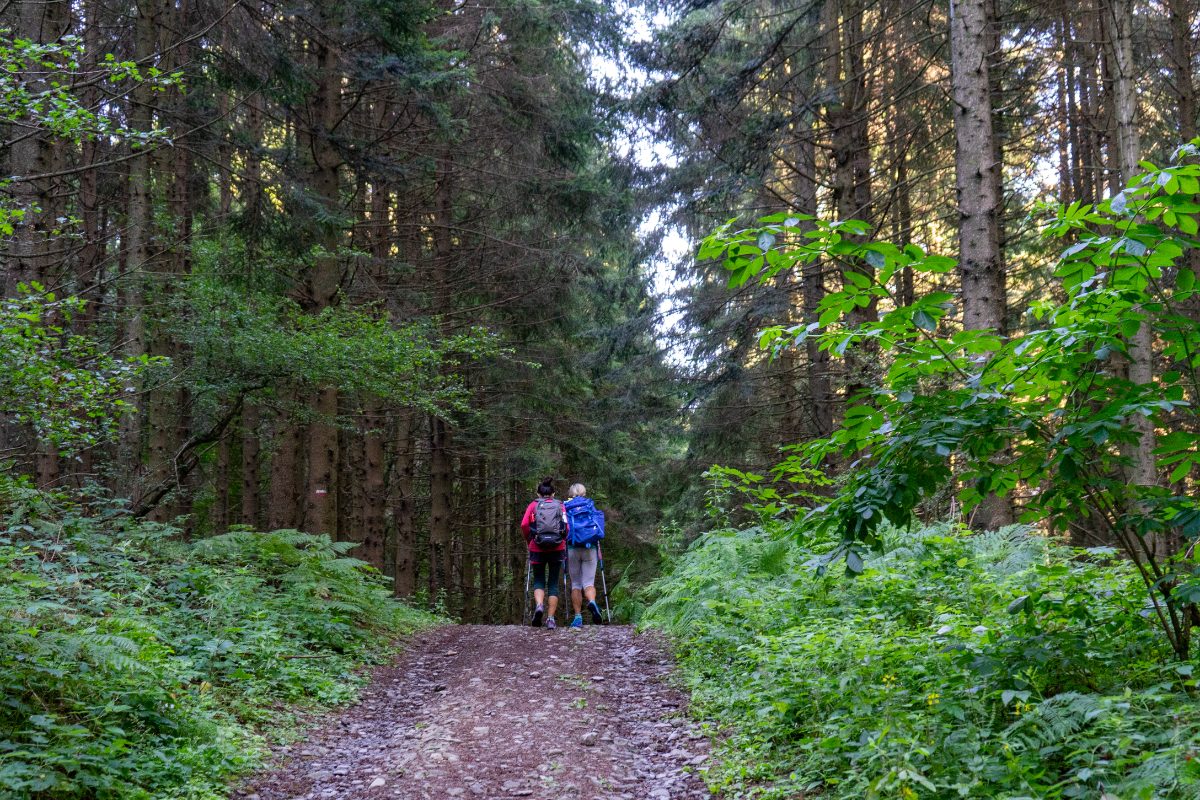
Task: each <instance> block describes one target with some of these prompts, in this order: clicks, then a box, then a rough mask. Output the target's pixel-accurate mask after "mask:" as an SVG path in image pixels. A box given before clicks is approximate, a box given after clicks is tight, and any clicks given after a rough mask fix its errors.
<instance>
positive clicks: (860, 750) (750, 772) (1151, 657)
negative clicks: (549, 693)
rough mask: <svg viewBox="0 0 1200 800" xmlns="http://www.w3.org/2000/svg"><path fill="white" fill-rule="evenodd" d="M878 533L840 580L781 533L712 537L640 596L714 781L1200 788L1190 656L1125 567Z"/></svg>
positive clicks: (892, 789) (1098, 790) (991, 544)
mask: <svg viewBox="0 0 1200 800" xmlns="http://www.w3.org/2000/svg"><path fill="white" fill-rule="evenodd" d="M883 538H884V541H885V544H886V546H885V547H884V551H885V552H884V553H882V554H879V555H875V556H872V557H870V558H868V559H866V561H865V564H864V565H863V573H862V575H861V576H860V577H859V578H857V579H847V578H844V577H841V576H836V577H835V576H833V575H830V574H825V573H823V572H819V571H818V570H816V569H813V568H812V567H813V566H815V565H818V564H820V563H822V561H823V559H824V556H826V555H827V553H826V552H814V551H811V550H807V549H805V547H804V546H803V545H802V544H800V543H799V541H798V537H797V536H796V532H795V531H792V530H788V529H787V528H785V527H784V526H782V525H780V524H778V523H766V524H764V526H762V527H755V528H751V529H749V530H743V531H734V530H718V531H714V532H711V533H708V534H706V535H704V536H703V537H702V538H701V539H699V540H698V541H697V542H695V544H693V546H692V547H691V548H690V549H689V550H688V551H687V552H686V553H685V554H684V555H683V556H682V557H681V558H679V559H678V561H677V562H676V563H675V565H674V569H673V570H672V571H671V572H670V574H668V575H666V576H664V577H663V578H661V579H660V580H658V581H657V582H656V583H654V584H652V585H651V586H650V587H649V590H648V596H649V597H652V598H654V602H653V603H652V605H650V607H649V608H648V609H647V610H646V611H645V613H644V615H643V618H642V621H643V623H644V624H650V625H654V626H658V627H661V628H663V629H665V630H666V631H668V632H669V633H671V634H672V635H673V636H674V637H675V639H676V641H677V643H678V647H679V653H680V657H681V663H682V665H683V669H684V674H685V677H686V679H687V681H688V682H689V684H690V687H691V689H692V692H693V695H694V698H695V701H696V704H697V706H696V707H697V710H698V712H699V713H701V714H702V715H705V716H707V717H710V718H711V719H712V720H713V721H714V722H715V723H716V724H717V725H718V726H719V727H721V728H722V729H723V730H724V731H726V732H727V733H728V736H725V737H723V738H721V739H720V740H719V742H720V744H719V751H720V755H721V756H722V758H721V759H720V765H719V766H718V767H717V768H715V769H714V771H713V772H712V773H711V774H710V778H709V779H710V782H711V783H712V784H713V786H714V788H717V789H720V790H722V791H725V792H727V793H728V796H730V797H746V798H749V797H755V798H785V797H799V796H810V795H813V796H816V795H819V796H820V797H823V798H855V799H856V800H857V799H858V798H917V797H922V798H958V797H976V798H1058V797H1100V796H1102V795H1104V793H1105V792H1107V795H1104V796H1106V797H1109V798H1112V797H1119V798H1122V799H1123V800H1124V799H1126V798H1196V797H1200V764H1198V763H1197V762H1196V761H1195V760H1194V759H1195V758H1196V757H1197V756H1198V755H1200V703H1198V702H1197V700H1196V699H1194V697H1193V696H1192V694H1191V693H1194V690H1195V681H1194V680H1192V679H1191V675H1192V670H1193V668H1194V667H1195V664H1194V662H1193V663H1184V664H1180V663H1177V662H1172V661H1171V651H1170V649H1169V647H1168V645H1167V643H1166V642H1164V641H1163V640H1162V638H1161V637H1159V636H1156V635H1155V632H1154V631H1153V629H1152V628H1150V627H1148V626H1146V625H1145V624H1144V621H1143V620H1142V619H1141V614H1142V613H1144V609H1143V608H1142V606H1141V604H1140V601H1137V602H1135V601H1134V600H1131V598H1139V596H1140V597H1142V598H1144V595H1141V593H1140V592H1139V591H1138V586H1139V581H1140V578H1139V577H1138V575H1137V574H1136V572H1135V571H1134V569H1133V568H1132V567H1131V566H1130V565H1128V564H1127V563H1125V562H1122V561H1114V562H1113V563H1105V562H1104V560H1103V559H1104V557H1105V555H1106V554H1105V553H1091V554H1082V555H1085V556H1086V557H1083V558H1080V557H1078V556H1079V555H1081V554H1080V553H1076V552H1074V551H1069V550H1066V549H1063V548H1061V547H1059V546H1057V545H1055V544H1053V543H1051V542H1050V541H1048V540H1047V539H1045V538H1044V537H1040V536H1037V535H1033V534H1031V533H1030V532H1028V531H1027V530H1026V529H1024V528H1019V527H1014V528H1008V529H1004V530H1002V531H999V532H995V533H988V534H978V535H968V533H967V532H966V531H963V530H960V529H958V528H956V527H954V526H951V525H940V526H934V527H930V528H926V529H924V530H921V531H917V532H906V533H904V534H903V535H901V534H900V533H898V532H897V531H895V530H894V529H889V528H885V529H883ZM832 546H833V545H832V544H831V545H829V547H832ZM825 549H826V550H828V548H825Z"/></svg>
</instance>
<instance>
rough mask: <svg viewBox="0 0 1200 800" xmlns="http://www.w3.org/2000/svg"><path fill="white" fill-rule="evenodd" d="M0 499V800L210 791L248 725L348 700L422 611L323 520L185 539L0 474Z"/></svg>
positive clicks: (247, 760)
mask: <svg viewBox="0 0 1200 800" xmlns="http://www.w3.org/2000/svg"><path fill="white" fill-rule="evenodd" d="M0 507H5V508H6V509H7V516H6V518H5V519H4V525H3V527H2V528H0V569H4V570H5V573H6V577H7V578H8V579H7V580H0V697H3V698H4V702H3V703H0V731H3V733H2V734H0V800H16V799H17V798H21V800H27V799H28V798H30V797H38V798H39V800H60V798H61V799H62V800H65V799H66V798H83V797H121V798H129V799H130V800H156V799H157V798H162V797H170V796H182V795H183V794H186V793H191V794H193V795H196V796H210V795H213V793H217V792H221V791H223V784H224V782H225V779H226V777H227V775H228V773H229V772H230V771H231V770H238V769H244V768H246V767H247V766H249V765H251V764H252V763H253V760H254V758H255V757H256V753H257V752H258V750H259V745H258V743H257V742H258V740H257V736H256V734H255V733H254V731H253V726H254V725H261V724H269V723H271V722H272V721H273V720H275V719H276V718H277V715H278V713H279V708H281V707H282V705H283V704H284V703H291V702H304V703H307V704H313V703H329V702H344V701H346V700H348V699H350V697H352V695H353V691H354V686H355V680H356V679H355V678H352V677H348V676H351V675H352V674H353V669H352V668H353V666H354V665H355V664H357V663H360V662H361V661H363V660H373V659H376V658H378V657H379V655H380V654H381V653H383V652H385V648H386V647H387V646H388V642H389V641H390V640H391V639H393V638H394V636H395V634H396V633H398V632H401V631H406V630H411V629H413V628H414V627H417V626H421V625H426V624H429V623H430V621H431V618H429V617H428V616H427V615H423V614H420V613H419V612H416V611H414V610H412V609H409V608H407V607H405V606H402V605H400V604H397V603H395V602H393V601H392V599H391V597H390V595H389V592H388V591H387V588H386V585H385V584H384V582H383V579H382V578H381V577H380V576H379V575H378V573H376V572H375V571H374V570H372V569H369V568H366V567H365V566H364V565H363V564H361V562H358V561H357V560H355V559H353V558H351V557H349V556H348V555H347V553H348V552H349V547H350V545H349V544H348V543H333V542H330V541H329V539H328V537H321V536H312V535H310V534H305V533H301V532H299V531H276V532H272V533H266V534H262V533H254V532H250V531H235V532H232V533H230V534H227V535H224V536H220V537H215V538H214V539H211V540H205V541H201V542H198V543H196V544H195V545H187V544H184V543H182V542H180V541H179V540H178V538H177V537H178V531H177V530H175V529H174V528H172V527H170V526H164V525H157V524H151V523H140V522H135V521H133V520H130V519H128V518H127V517H125V516H124V515H123V514H122V513H120V512H119V510H113V511H112V512H111V513H104V514H101V515H99V516H94V517H90V516H84V515H82V514H80V513H79V512H78V511H76V510H74V509H70V508H59V507H56V506H55V503H54V502H53V501H52V500H51V499H50V498H48V497H46V496H45V495H41V494H40V493H36V492H32V491H27V490H22V489H18V488H14V487H12V486H11V485H7V484H5V483H4V482H3V480H2V479H0ZM293 654H315V655H321V656H323V657H322V658H319V659H288V658H284V657H283V656H287V655H293ZM185 786H186V787H188V788H187V789H186V790H185V789H184V788H183V787H185Z"/></svg>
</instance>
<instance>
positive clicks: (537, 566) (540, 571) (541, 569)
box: [530, 553, 562, 597]
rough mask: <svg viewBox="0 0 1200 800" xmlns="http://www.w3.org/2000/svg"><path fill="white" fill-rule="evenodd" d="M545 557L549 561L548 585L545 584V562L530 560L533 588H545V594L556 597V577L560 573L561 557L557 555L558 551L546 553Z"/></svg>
mask: <svg viewBox="0 0 1200 800" xmlns="http://www.w3.org/2000/svg"><path fill="white" fill-rule="evenodd" d="M546 557H547V558H548V559H549V561H550V585H549V587H547V586H546V562H545V561H530V563H531V564H533V588H534V589H545V590H546V594H548V595H550V596H551V597H558V578H559V575H560V574H561V573H562V559H561V558H559V557H558V553H548V554H547V555H546Z"/></svg>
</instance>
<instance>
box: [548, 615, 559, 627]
mask: <svg viewBox="0 0 1200 800" xmlns="http://www.w3.org/2000/svg"><path fill="white" fill-rule="evenodd" d="M546 627H547V628H548V629H550V630H554V629H555V628H557V627H558V623H557V622H555V621H554V617H551V618H550V619H548V620H546Z"/></svg>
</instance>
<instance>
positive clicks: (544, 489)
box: [538, 478, 554, 497]
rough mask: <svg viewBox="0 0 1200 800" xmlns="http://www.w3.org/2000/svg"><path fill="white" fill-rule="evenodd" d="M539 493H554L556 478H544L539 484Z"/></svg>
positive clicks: (543, 495)
mask: <svg viewBox="0 0 1200 800" xmlns="http://www.w3.org/2000/svg"><path fill="white" fill-rule="evenodd" d="M538 494H540V495H541V496H542V497H549V496H550V495H552V494H554V478H542V482H541V483H540V484H538Z"/></svg>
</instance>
